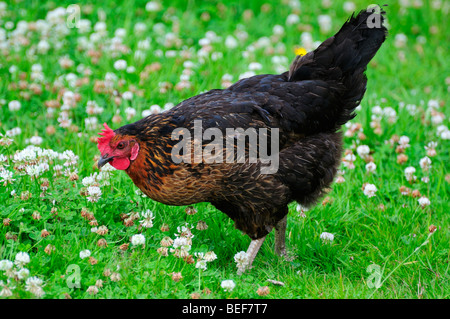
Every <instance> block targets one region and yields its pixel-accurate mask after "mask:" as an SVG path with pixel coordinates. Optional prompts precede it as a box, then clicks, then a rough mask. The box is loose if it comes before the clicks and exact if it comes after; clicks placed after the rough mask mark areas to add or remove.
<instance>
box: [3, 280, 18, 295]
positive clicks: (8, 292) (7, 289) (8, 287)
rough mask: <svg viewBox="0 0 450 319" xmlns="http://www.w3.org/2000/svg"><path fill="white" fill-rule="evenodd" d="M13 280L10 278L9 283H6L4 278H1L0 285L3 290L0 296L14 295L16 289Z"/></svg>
mask: <svg viewBox="0 0 450 319" xmlns="http://www.w3.org/2000/svg"><path fill="white" fill-rule="evenodd" d="M10 283H11V281H10V280H9V279H8V281H7V283H6V284H5V283H4V282H3V280H0V287H1V288H2V290H0V297H11V296H12V295H13V293H12V291H11V290H12V289H15V288H16V287H15V286H12V285H11V284H10Z"/></svg>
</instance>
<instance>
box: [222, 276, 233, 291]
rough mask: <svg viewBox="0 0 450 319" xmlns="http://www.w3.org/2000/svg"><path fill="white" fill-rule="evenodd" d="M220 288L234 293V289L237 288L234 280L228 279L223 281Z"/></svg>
mask: <svg viewBox="0 0 450 319" xmlns="http://www.w3.org/2000/svg"><path fill="white" fill-rule="evenodd" d="M220 286H221V287H222V288H223V289H224V290H225V291H227V292H228V291H233V289H234V288H235V287H236V284H235V283H234V281H233V280H231V279H228V280H223V281H222V282H221V283H220Z"/></svg>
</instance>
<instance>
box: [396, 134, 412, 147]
mask: <svg viewBox="0 0 450 319" xmlns="http://www.w3.org/2000/svg"><path fill="white" fill-rule="evenodd" d="M398 144H400V146H402V147H403V148H407V147H409V146H410V145H409V137H408V136H405V135H403V136H400V138H399V140H398Z"/></svg>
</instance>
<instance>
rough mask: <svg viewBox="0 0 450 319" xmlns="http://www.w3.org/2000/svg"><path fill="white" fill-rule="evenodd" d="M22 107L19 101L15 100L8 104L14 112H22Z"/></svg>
mask: <svg viewBox="0 0 450 319" xmlns="http://www.w3.org/2000/svg"><path fill="white" fill-rule="evenodd" d="M20 107H21V104H20V102H19V101H17V100H13V101H11V102H9V103H8V108H9V110H10V111H12V112H15V111H18V110H20Z"/></svg>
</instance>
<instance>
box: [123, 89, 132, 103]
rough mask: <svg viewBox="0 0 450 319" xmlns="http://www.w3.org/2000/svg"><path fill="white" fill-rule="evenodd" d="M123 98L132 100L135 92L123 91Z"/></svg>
mask: <svg viewBox="0 0 450 319" xmlns="http://www.w3.org/2000/svg"><path fill="white" fill-rule="evenodd" d="M122 98H123V99H124V100H127V101H130V100H132V99H133V92H130V91H125V92H123V94H122Z"/></svg>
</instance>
